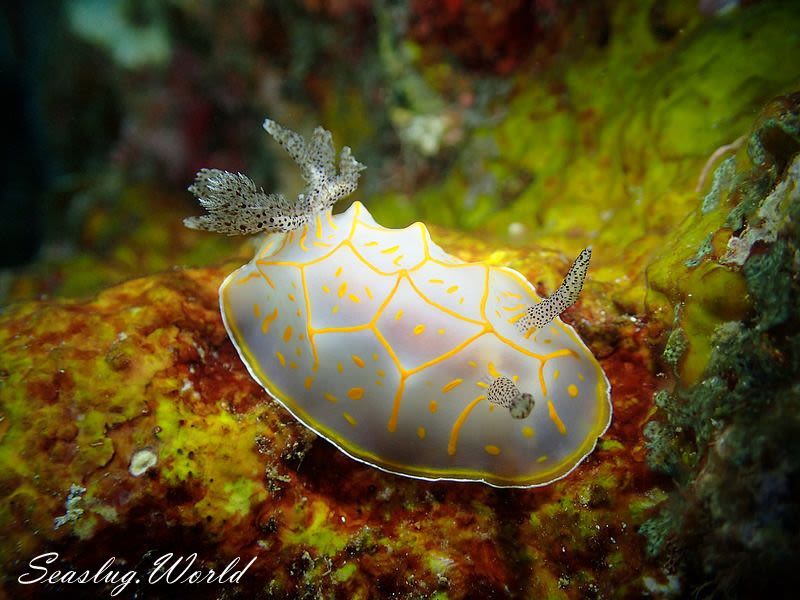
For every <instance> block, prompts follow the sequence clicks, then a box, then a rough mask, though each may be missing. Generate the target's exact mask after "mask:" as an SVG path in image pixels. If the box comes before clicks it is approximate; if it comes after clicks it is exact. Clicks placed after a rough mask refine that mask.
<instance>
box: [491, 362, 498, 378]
mask: <svg viewBox="0 0 800 600" xmlns="http://www.w3.org/2000/svg"><path fill="white" fill-rule="evenodd" d="M489 375H491V376H492V377H500V373H498V371H497V369H495V368H494V363H491V362H490V363H489Z"/></svg>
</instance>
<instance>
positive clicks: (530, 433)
mask: <svg viewBox="0 0 800 600" xmlns="http://www.w3.org/2000/svg"><path fill="white" fill-rule="evenodd" d="M522 435H524V436H525V437H526V438H532V437H533V428H532V427H529V426H527V425H525V427H523V428H522Z"/></svg>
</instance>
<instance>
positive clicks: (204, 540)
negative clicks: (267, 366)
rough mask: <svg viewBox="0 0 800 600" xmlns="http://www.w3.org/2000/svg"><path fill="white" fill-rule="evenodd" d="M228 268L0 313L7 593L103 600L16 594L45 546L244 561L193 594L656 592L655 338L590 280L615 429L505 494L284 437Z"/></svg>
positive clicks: (529, 268) (476, 250)
mask: <svg viewBox="0 0 800 600" xmlns="http://www.w3.org/2000/svg"><path fill="white" fill-rule="evenodd" d="M446 238H447V236H444V238H443V239H445V247H446V248H447V249H449V250H450V251H452V252H455V253H456V254H457V255H460V256H462V257H463V258H470V257H473V258H474V257H477V256H483V257H486V256H487V254H484V253H483V250H482V248H484V247H486V244H485V243H484V242H481V241H479V240H471V239H469V238H465V237H463V236H460V237H459V239H460V241H459V242H453V241H452V240H451V241H447V239H446ZM493 252H494V253H493V254H492V255H491V260H496V261H508V262H510V263H511V264H512V265H514V266H516V267H517V268H520V269H521V270H522V271H523V272H524V273H525V274H526V275H528V276H530V277H531V278H532V279H533V281H537V279H541V278H542V277H545V274H544V271H543V270H542V268H541V264H547V263H544V262H542V263H540V262H539V261H543V259H544V258H545V257H546V256H548V255H549V253H544V252H541V251H537V250H536V249H533V248H532V249H530V250H529V251H528V252H524V253H520V252H519V251H514V250H508V251H505V252H504V251H503V249H494V251H493ZM520 254H524V255H525V256H526V258H525V259H524V260H523V259H520V258H516V259H515V258H514V257H515V256H519V255H520ZM233 266H234V265H233V264H227V265H225V266H223V267H220V268H208V269H197V270H179V269H176V270H172V271H167V272H165V273H162V274H159V275H153V276H150V277H146V278H142V279H135V280H132V281H129V282H127V283H124V284H121V285H118V286H116V287H112V288H110V289H108V290H105V291H104V292H102V293H100V294H99V295H97V296H96V297H95V298H92V299H90V300H87V301H82V302H77V301H66V300H51V301H41V302H28V303H23V304H20V305H16V306H14V307H12V308H10V309H8V310H7V311H6V312H5V314H3V316H2V318H1V319H0V348H2V351H0V398H1V400H0V418H1V419H2V420H0V425H1V426H2V430H1V431H2V433H0V436H1V437H0V461H1V462H2V464H4V465H5V468H4V470H3V474H2V481H0V535H1V536H2V538H3V539H4V540H6V541H7V543H4V544H2V545H0V548H1V550H2V556H0V560H1V561H2V569H1V570H2V572H3V573H4V574H5V577H4V582H3V586H4V590H5V592H6V593H7V594H8V595H10V596H13V597H21V596H25V595H26V594H27V595H28V597H42V596H44V597H50V596H55V595H57V594H63V593H64V592H65V591H66V590H69V591H71V592H72V593H75V591H78V592H84V593H86V594H89V595H91V594H96V593H99V592H101V590H100V589H99V587H98V586H92V585H89V584H86V585H83V586H80V585H77V584H72V585H68V584H54V585H48V586H40V587H36V586H27V587H26V588H22V586H20V585H19V584H18V583H17V582H16V577H17V576H18V575H19V574H20V573H21V572H25V570H26V567H27V564H28V561H29V560H30V558H31V557H33V556H36V555H38V554H40V553H42V552H58V553H59V554H60V557H61V558H60V564H61V565H62V567H63V568H64V569H65V570H66V568H68V567H69V568H74V569H76V570H79V571H81V570H84V569H91V568H97V566H99V565H100V564H102V563H103V562H104V561H105V560H106V559H107V558H108V557H109V556H112V555H113V556H116V557H117V559H118V560H119V561H124V562H123V564H124V565H125V566H126V567H127V568H132V569H141V571H142V572H144V571H145V570H146V569H147V567H148V566H151V567H152V563H153V560H154V559H155V558H156V557H157V556H160V555H161V554H163V553H165V552H175V553H184V554H188V553H189V552H193V551H195V552H197V553H198V554H199V557H200V561H201V562H202V566H204V567H206V568H217V569H218V568H221V566H223V565H224V564H227V562H228V561H230V560H231V559H232V558H233V557H235V556H240V557H241V558H242V560H243V561H246V560H249V558H250V557H253V556H255V557H257V559H256V562H255V563H254V564H253V566H252V567H251V568H250V569H249V570H248V572H247V573H246V576H245V577H243V578H242V580H241V582H240V583H239V584H238V585H233V584H229V585H227V586H223V587H222V590H224V592H223V591H222V590H221V589H216V588H214V586H209V585H203V586H197V587H196V589H194V590H192V594H193V595H195V596H196V597H208V598H210V597H218V594H220V593H224V594H226V595H228V596H231V595H233V596H238V595H239V593H241V594H244V596H243V597H263V598H320V597H336V598H375V597H394V598H422V597H426V598H427V597H433V598H510V597H556V598H558V597H563V598H586V597H592V596H598V597H599V596H610V595H615V596H618V597H619V596H623V597H624V596H628V597H639V596H641V594H642V593H643V590H644V589H645V588H646V587H647V586H648V585H649V586H652V585H655V584H656V582H660V583H665V582H666V580H665V579H664V577H663V576H662V575H661V574H660V571H659V569H658V567H657V565H656V564H654V562H652V561H648V560H646V559H644V558H643V557H644V539H643V538H642V536H640V535H639V533H638V532H637V529H638V527H639V525H640V524H641V523H642V522H643V521H644V520H645V519H646V518H647V517H648V516H650V514H651V513H652V508H653V506H654V505H656V504H657V503H658V502H659V501H660V500H661V499H662V498H663V497H664V491H662V488H661V487H659V484H658V477H657V476H654V475H653V474H652V473H650V472H649V470H648V469H647V467H646V465H645V462H644V461H645V449H644V445H643V439H642V437H641V429H642V427H643V425H644V422H645V421H646V419H647V417H648V415H649V413H650V411H651V396H652V393H653V391H654V390H655V378H654V376H653V374H652V372H653V369H652V365H651V364H650V361H651V358H650V356H649V353H648V351H647V345H646V344H645V343H644V342H645V341H646V340H647V337H648V335H649V334H650V332H649V331H648V330H647V328H646V327H645V326H644V325H643V324H642V323H640V322H639V321H637V320H636V319H634V318H630V317H623V316H612V314H611V313H609V312H605V311H604V310H603V309H602V308H600V307H601V305H603V304H605V302H604V301H602V300H600V298H601V297H602V295H603V291H604V290H603V289H602V286H597V285H593V284H591V283H590V284H589V285H588V286H587V291H586V296H585V300H584V302H583V303H580V304H579V305H578V307H576V308H574V309H572V310H571V311H570V312H569V313H568V314H567V315H566V319H567V320H568V321H571V322H573V323H574V324H575V325H576V326H577V327H578V329H579V330H581V333H582V334H583V335H584V338H585V339H586V341H587V343H588V344H589V345H590V347H592V348H593V350H594V351H595V352H596V354H597V355H598V356H599V358H600V360H601V362H602V364H603V367H604V368H605V370H606V372H607V373H608V376H609V379H610V380H611V384H612V389H613V401H614V409H615V415H614V421H613V423H612V425H611V428H610V429H609V431H608V433H607V434H606V435H605V436H604V437H603V439H602V441H601V443H600V445H599V446H598V449H597V450H596V451H595V452H594V454H592V455H591V456H590V457H589V459H588V460H587V461H586V462H585V463H583V464H582V465H581V466H580V467H579V468H578V469H577V470H576V471H575V472H574V473H573V474H571V475H570V476H569V477H568V478H566V479H565V480H562V481H559V482H557V483H555V484H553V485H550V486H548V487H545V488H541V489H532V490H513V489H507V490H499V489H494V488H491V487H488V486H485V485H481V484H463V483H429V482H423V481H417V480H412V479H407V478H403V477H398V476H394V475H389V474H386V473H383V472H381V471H378V470H377V469H374V468H371V467H369V466H366V465H364V464H361V463H358V462H355V461H353V460H351V459H349V458H348V457H346V456H344V455H343V454H341V453H340V452H338V451H337V450H336V449H335V448H334V447H333V446H332V445H331V444H329V443H327V442H326V441H325V440H323V439H320V438H317V437H316V436H315V435H314V434H312V433H310V432H309V431H308V430H306V429H305V428H303V427H302V426H301V425H299V424H297V423H296V422H295V421H294V420H293V418H292V417H291V416H290V415H289V414H288V413H287V412H286V411H285V410H284V409H282V408H281V407H280V406H279V405H278V404H277V403H275V402H274V401H273V400H271V399H270V398H269V397H268V396H267V394H266V393H265V392H264V391H262V390H261V388H259V387H258V386H257V385H256V384H255V383H254V382H253V381H252V380H251V378H250V376H249V375H248V373H247V371H246V370H245V368H244V366H243V365H242V363H241V362H240V361H239V359H238V357H237V355H236V352H235V350H234V348H233V346H232V345H231V343H230V342H229V341H228V339H227V336H226V333H225V330H224V328H223V326H222V322H221V319H220V315H219V311H218V307H217V286H218V285H219V283H220V282H221V280H222V278H223V277H224V276H225V274H226V273H227V272H228V271H230V270H231V269H232V268H233ZM566 268H567V260H566V259H564V260H563V261H561V262H555V263H554V262H553V261H552V260H550V263H549V268H548V270H547V275H546V277H552V278H553V279H555V278H558V277H560V276H561V275H562V274H563V272H564V270H566ZM68 497H69V500H68ZM10 540H14V543H8V541H10ZM109 587H110V586H109ZM135 587H136V586H135V585H134V584H131V586H130V587H129V588H128V590H129V591H128V592H127V593H132V591H133V590H134V588H135ZM136 589H137V590H138V591H139V592H141V593H144V594H146V595H147V597H164V598H166V597H173V595H174V594H175V593H176V592H175V589H176V588H175V586H166V585H162V586H151V585H149V584H146V583H140V584H139V586H138V588H136ZM184 591H185V590H184Z"/></svg>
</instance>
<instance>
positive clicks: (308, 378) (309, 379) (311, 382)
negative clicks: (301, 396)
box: [305, 375, 314, 390]
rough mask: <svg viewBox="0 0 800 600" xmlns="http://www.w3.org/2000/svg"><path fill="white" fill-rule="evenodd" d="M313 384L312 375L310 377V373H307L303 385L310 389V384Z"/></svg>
mask: <svg viewBox="0 0 800 600" xmlns="http://www.w3.org/2000/svg"><path fill="white" fill-rule="evenodd" d="M313 384H314V378H313V377H311V375H309V376H308V377H306V383H305V385H306V389H307V390H310V389H311V386H312V385H313Z"/></svg>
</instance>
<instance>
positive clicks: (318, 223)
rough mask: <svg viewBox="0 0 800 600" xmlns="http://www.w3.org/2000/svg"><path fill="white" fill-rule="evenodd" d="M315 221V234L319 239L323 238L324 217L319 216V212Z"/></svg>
mask: <svg viewBox="0 0 800 600" xmlns="http://www.w3.org/2000/svg"><path fill="white" fill-rule="evenodd" d="M315 223H316V226H317V228H316V230H315V231H314V235H315V236H316V238H317V239H318V240H321V239H322V219H321V218H320V216H319V213H317V214H316V215H315Z"/></svg>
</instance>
